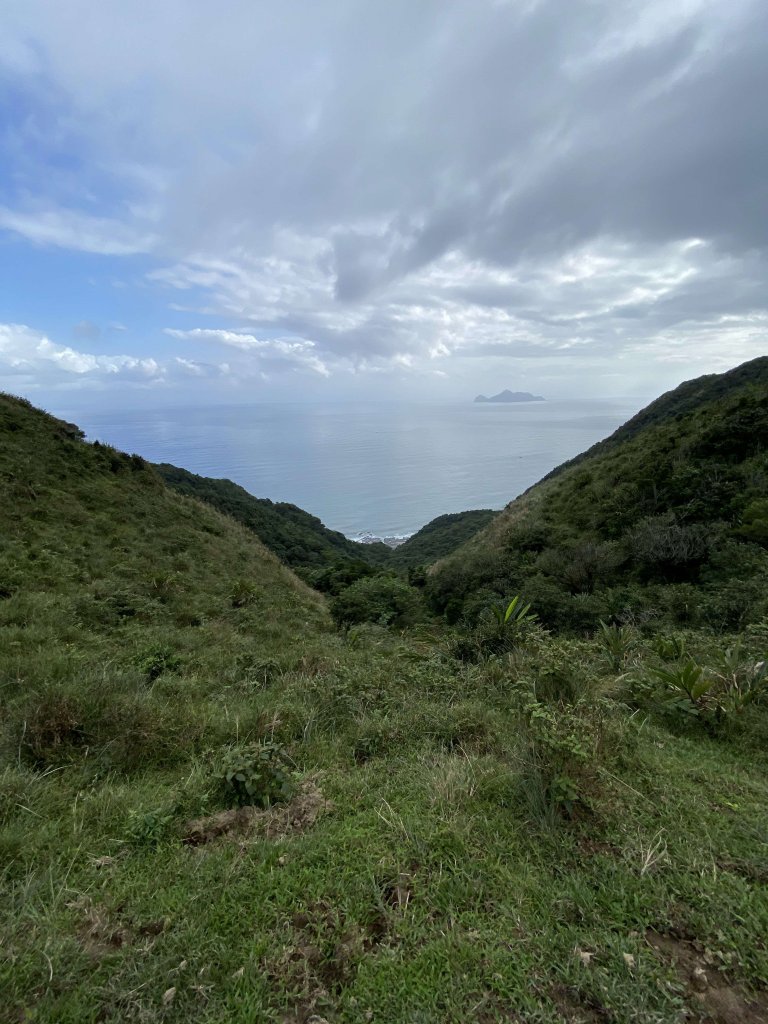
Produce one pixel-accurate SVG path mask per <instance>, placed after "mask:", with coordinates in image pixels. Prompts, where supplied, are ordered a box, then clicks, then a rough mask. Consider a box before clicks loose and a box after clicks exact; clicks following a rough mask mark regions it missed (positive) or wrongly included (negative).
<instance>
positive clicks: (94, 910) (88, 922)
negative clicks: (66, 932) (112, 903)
mask: <svg viewBox="0 0 768 1024" xmlns="http://www.w3.org/2000/svg"><path fill="white" fill-rule="evenodd" d="M67 908H68V909H69V910H73V911H75V913H77V914H78V915H79V916H80V921H79V923H78V926H77V938H78V941H79V943H80V945H81V946H82V947H83V949H84V950H85V951H86V952H87V953H88V955H89V956H92V957H93V958H94V959H100V958H101V957H102V956H105V955H106V954H107V953H113V952H114V951H115V950H116V949H120V948H121V947H122V946H124V945H126V944H127V943H128V942H130V940H131V932H130V929H128V928H126V927H124V926H123V925H121V924H116V923H115V922H114V921H111V920H110V918H109V915H108V913H107V911H106V910H105V909H104V907H99V906H96V904H94V903H93V902H92V901H91V900H90V899H89V897H87V896H83V897H81V898H80V899H79V900H74V901H73V902H72V903H68V904H67Z"/></svg>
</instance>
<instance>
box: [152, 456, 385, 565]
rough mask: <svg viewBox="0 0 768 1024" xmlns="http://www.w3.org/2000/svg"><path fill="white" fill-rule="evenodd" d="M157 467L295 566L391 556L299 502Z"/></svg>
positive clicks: (382, 547) (177, 486)
mask: <svg viewBox="0 0 768 1024" xmlns="http://www.w3.org/2000/svg"><path fill="white" fill-rule="evenodd" d="M155 469H156V470H157V471H158V473H160V475H161V476H162V477H163V479H164V480H165V482H166V483H167V484H169V485H170V486H171V487H173V489H174V490H176V491H178V492H179V493H180V494H185V495H187V496H188V497H192V498H198V499H199V500H200V501H205V502H206V503H207V504H209V505H212V506H213V507H214V508H216V509H218V510H219V512H223V513H224V514H225V515H228V516H231V517H232V518H233V519H235V520H236V521H237V522H239V523H242V524H243V526H247V527H248V529H249V530H253V532H254V533H255V534H257V536H258V537H259V539H260V540H261V541H262V543H263V544H265V545H266V546H267V547H268V548H269V549H270V551H273V552H274V553H275V554H276V555H277V556H278V558H280V559H282V560H283V561H284V562H285V563H286V564H287V565H290V566H292V567H293V568H298V567H300V566H301V567H316V566H322V565H326V564H327V563H328V562H329V561H333V560H338V559H363V560H365V561H368V562H372V563H373V564H375V565H379V564H382V563H384V562H386V561H387V560H388V558H389V548H388V547H387V546H386V545H385V544H356V543H355V542H354V541H351V540H348V539H347V538H346V537H345V536H344V535H343V534H341V533H337V532H336V531H334V530H329V529H327V527H325V526H323V524H322V523H321V522H320V520H319V519H318V518H317V517H316V516H313V515H310V513H309V512H305V511H304V510H303V509H300V508H298V507H297V506H296V505H291V504H289V503H287V502H274V501H270V500H269V499H267V498H255V497H254V496H253V495H252V494H249V493H248V491H246V490H245V489H244V488H243V487H240V486H239V485H238V484H235V483H233V482H232V481H231V480H213V479H211V478H210V477H204V476H198V475H197V474H195V473H190V472H189V471H188V470H186V469H179V467H178V466H171V465H169V464H167V463H163V464H161V465H158V466H156V467H155Z"/></svg>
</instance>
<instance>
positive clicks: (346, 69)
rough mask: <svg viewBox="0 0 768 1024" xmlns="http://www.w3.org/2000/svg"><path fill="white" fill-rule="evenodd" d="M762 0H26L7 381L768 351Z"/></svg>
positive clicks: (322, 384)
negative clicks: (313, 0) (273, 0)
mask: <svg viewBox="0 0 768 1024" xmlns="http://www.w3.org/2000/svg"><path fill="white" fill-rule="evenodd" d="M766 40H768V4H766V3H765V2H764V0H672V2H670V0H663V2H660V0H645V2H643V3H637V0H567V2H563V0H418V2H415V0H387V2H386V3H378V2H374V0H367V2H366V0H319V2H315V3H309V2H307V0H281V2H280V3H275V2H266V0H219V2H217V3H215V4H214V3H211V2H210V0H131V2H130V3H126V2H125V0H99V2H98V3H94V2H93V0H66V3H62V2H60V0H3V4H2V9H1V10H0V390H5V391H10V392H12V393H15V394H23V395H26V396H28V397H30V398H32V399H33V400H34V401H38V402H39V403H41V404H42V403H45V402H47V403H48V406H49V407H50V406H56V405H58V406H62V405H64V406H66V407H67V408H68V409H71V408H73V407H75V408H76V407H79V406H83V407H86V406H91V407H100V406H101V407H104V408H114V407H121V406H125V407H133V408H135V407H137V406H139V407H140V406H142V405H153V406H157V407H162V406H164V405H172V404H192V405H195V404H205V403H214V402H216V403H221V402H233V403H246V402H250V401H284V400H311V401H315V400H326V399H327V400H343V399H357V400H359V399H363V400H375V399H385V400H386V399H409V400H410V399H413V400H416V399H420V400H421V399H423V400H428V401H448V400H450V401H455V400H463V399H465V398H467V399H469V398H471V397H474V395H475V394H476V393H478V392H484V393H486V394H487V393H493V392H494V391H496V390H501V389H502V388H511V389H513V390H530V391H534V392H536V393H540V394H543V395H544V396H545V397H613V396H629V395H648V396H653V395H655V394H658V393H660V392H661V391H664V390H666V389H668V388H669V387H672V386H675V385H676V384H678V383H679V382H680V381H682V380H686V379H690V378H691V377H695V376H698V375H700V374H702V373H710V372H720V371H722V370H725V369H728V368H729V367H732V366H735V365H737V364H738V363H740V362H743V361H744V360H746V359H750V358H753V357H755V356H758V355H762V354H766V353H768V105H766V101H765V97H766V96H767V95H768V61H767V60H766V59H765V57H766Z"/></svg>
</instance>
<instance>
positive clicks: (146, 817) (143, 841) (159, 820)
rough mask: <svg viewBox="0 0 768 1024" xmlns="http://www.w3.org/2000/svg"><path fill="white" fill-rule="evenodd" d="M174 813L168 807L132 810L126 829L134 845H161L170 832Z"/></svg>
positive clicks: (128, 837) (128, 839) (129, 839)
mask: <svg viewBox="0 0 768 1024" xmlns="http://www.w3.org/2000/svg"><path fill="white" fill-rule="evenodd" d="M172 821H173V813H172V812H171V811H169V810H166V809H159V810H154V811H135V810H134V811H130V812H129V814H128V823H127V825H126V829H125V837H126V840H127V841H128V842H129V843H130V844H131V845H132V846H150V847H151V846H159V845H160V843H161V842H162V841H163V840H164V839H165V838H166V836H167V835H168V833H169V830H170V826H171V822H172Z"/></svg>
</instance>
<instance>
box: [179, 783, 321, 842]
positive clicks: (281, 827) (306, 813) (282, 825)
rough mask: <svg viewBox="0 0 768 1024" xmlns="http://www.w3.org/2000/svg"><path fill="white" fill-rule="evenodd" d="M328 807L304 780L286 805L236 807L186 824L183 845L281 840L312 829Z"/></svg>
mask: <svg viewBox="0 0 768 1024" xmlns="http://www.w3.org/2000/svg"><path fill="white" fill-rule="evenodd" d="M331 806H332V804H331V802H330V801H329V800H326V799H325V797H324V796H323V794H322V791H321V790H320V788H319V787H318V786H317V784H316V783H315V782H314V780H312V779H305V780H304V782H302V784H301V785H300V786H299V790H298V792H297V793H296V795H295V796H294V798H293V799H292V800H291V801H290V802H289V803H287V804H277V805H275V806H274V807H268V808H267V809H266V810H262V809H261V808H258V807H237V808H235V809H232V810H228V811H219V812H218V813H217V814H210V815H208V816H207V817H205V818H197V819H196V820H194V821H190V822H187V824H186V825H185V826H184V831H183V835H182V842H184V843H186V844H187V845H188V846H202V845H204V844H205V843H210V842H212V841H213V840H214V839H218V838H220V837H221V836H227V837H230V838H234V839H238V838H245V837H246V836H261V837H265V838H267V839H283V838H285V837H286V836H289V835H295V834H296V833H301V832H306V831H307V830H308V829H310V828H312V826H313V825H314V823H315V822H316V821H317V819H318V818H319V817H320V815H321V814H324V813H325V812H326V811H328V810H330V808H331Z"/></svg>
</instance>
